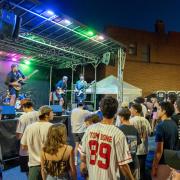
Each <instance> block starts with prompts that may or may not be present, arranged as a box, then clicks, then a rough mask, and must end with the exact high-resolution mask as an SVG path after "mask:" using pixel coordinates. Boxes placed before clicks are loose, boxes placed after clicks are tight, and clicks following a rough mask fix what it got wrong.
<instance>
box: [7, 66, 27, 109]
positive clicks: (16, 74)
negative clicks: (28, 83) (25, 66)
mask: <svg viewBox="0 0 180 180" xmlns="http://www.w3.org/2000/svg"><path fill="white" fill-rule="evenodd" d="M20 78H22V79H23V80H26V79H27V77H25V76H24V74H23V73H22V72H21V71H20V70H19V69H18V65H17V64H12V65H11V71H10V72H9V73H8V74H7V77H6V81H5V84H6V85H7V86H8V88H9V93H10V98H11V99H10V105H11V106H14V105H15V103H16V98H17V97H18V94H19V91H17V90H16V89H15V88H14V87H15V86H18V85H19V83H18V82H17V81H18V80H19V79H20Z"/></svg>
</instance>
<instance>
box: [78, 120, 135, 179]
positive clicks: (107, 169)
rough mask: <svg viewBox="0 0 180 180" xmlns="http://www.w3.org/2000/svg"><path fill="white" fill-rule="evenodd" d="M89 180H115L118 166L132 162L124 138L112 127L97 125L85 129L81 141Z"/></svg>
mask: <svg viewBox="0 0 180 180" xmlns="http://www.w3.org/2000/svg"><path fill="white" fill-rule="evenodd" d="M81 151H82V154H84V155H86V163H87V168H88V173H89V180H99V179H103V180H111V179H112V180H115V179H117V174H118V172H119V165H124V164H128V163H130V162H131V161H132V159H131V154H130V151H129V148H128V144H127V141H126V137H125V135H124V134H123V132H122V131H121V130H120V129H119V128H117V127H116V126H114V125H105V124H102V123H97V124H94V125H91V126H89V127H88V128H87V131H86V133H85V135H84V136H83V139H82V149H81Z"/></svg>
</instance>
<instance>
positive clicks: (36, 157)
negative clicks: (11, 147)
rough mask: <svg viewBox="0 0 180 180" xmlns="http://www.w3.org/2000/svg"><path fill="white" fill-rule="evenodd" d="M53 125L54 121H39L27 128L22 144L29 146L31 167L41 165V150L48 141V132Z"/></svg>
mask: <svg viewBox="0 0 180 180" xmlns="http://www.w3.org/2000/svg"><path fill="white" fill-rule="evenodd" d="M51 125H52V123H49V122H40V121H38V122H35V123H33V124H31V125H29V126H28V127H27V128H26V130H25V132H24V134H23V137H22V139H21V144H22V145H27V146H28V152H29V163H28V165H29V167H30V166H38V165H40V155H41V150H42V147H43V144H44V143H45V141H46V138H47V133H48V130H49V127H50V126H51Z"/></svg>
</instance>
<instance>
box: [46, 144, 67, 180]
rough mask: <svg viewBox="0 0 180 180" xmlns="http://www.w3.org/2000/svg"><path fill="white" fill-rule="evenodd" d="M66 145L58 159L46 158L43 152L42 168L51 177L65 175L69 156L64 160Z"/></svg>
mask: <svg viewBox="0 0 180 180" xmlns="http://www.w3.org/2000/svg"><path fill="white" fill-rule="evenodd" d="M67 147H68V146H66V148H65V150H64V152H63V155H62V158H61V159H60V160H57V161H56V160H47V158H46V155H45V153H44V157H45V160H44V170H45V172H46V173H47V174H48V175H50V176H53V177H62V176H67V174H68V169H69V158H68V159H67V160H64V155H65V152H66V150H67Z"/></svg>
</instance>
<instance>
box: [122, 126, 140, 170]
mask: <svg viewBox="0 0 180 180" xmlns="http://www.w3.org/2000/svg"><path fill="white" fill-rule="evenodd" d="M119 129H120V130H121V131H122V132H123V133H124V134H125V136H126V139H127V143H128V146H129V150H130V152H131V156H132V159H133V162H131V163H130V164H129V165H130V168H132V169H134V170H135V169H137V168H138V160H137V156H136V152H137V147H138V145H139V144H141V139H140V136H139V133H138V131H137V129H136V128H135V127H134V126H132V125H121V126H120V127H119Z"/></svg>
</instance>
